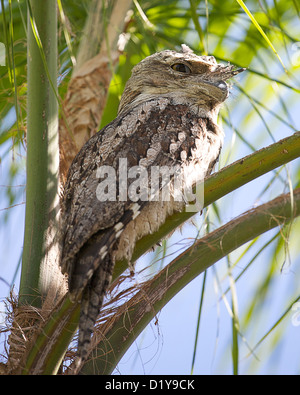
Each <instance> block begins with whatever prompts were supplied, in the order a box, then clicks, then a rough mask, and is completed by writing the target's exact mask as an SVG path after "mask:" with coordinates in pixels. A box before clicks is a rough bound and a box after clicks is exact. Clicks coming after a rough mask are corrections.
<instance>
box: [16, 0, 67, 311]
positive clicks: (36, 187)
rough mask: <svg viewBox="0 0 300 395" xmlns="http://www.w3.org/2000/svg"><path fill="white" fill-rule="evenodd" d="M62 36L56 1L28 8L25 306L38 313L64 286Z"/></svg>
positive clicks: (33, 2)
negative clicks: (59, 71)
mask: <svg viewBox="0 0 300 395" xmlns="http://www.w3.org/2000/svg"><path fill="white" fill-rule="evenodd" d="M56 36H57V17H56V1H55V0H43V1H40V0H31V1H30V2H28V55H27V56H28V92H27V111H28V117H27V188H26V217H25V235H24V249H23V262H22V273H21V282H20V299H19V301H20V303H21V304H25V303H26V304H30V305H34V306H38V307H39V306H41V297H42V296H45V295H46V294H47V293H48V291H49V289H50V288H51V287H54V288H55V290H57V289H59V287H60V280H61V276H60V275H59V273H60V271H59V269H58V258H59V249H58V241H57V238H56V232H57V229H58V226H57V224H58V217H57V216H58V202H59V200H58V166H59V154H58V134H57V130H58V103H57V91H56V86H57V84H56V80H57V37H56ZM57 279H58V281H57ZM52 290H53V288H52Z"/></svg>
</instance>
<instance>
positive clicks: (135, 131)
mask: <svg viewBox="0 0 300 395" xmlns="http://www.w3.org/2000/svg"><path fill="white" fill-rule="evenodd" d="M240 71H242V69H239V70H234V67H233V66H232V65H220V64H217V63H216V61H215V59H214V58H213V57H212V56H202V57H201V56H197V55H195V54H194V53H193V52H192V51H191V50H190V49H189V48H188V47H187V46H183V50H182V52H175V51H169V50H166V51H162V52H160V53H157V54H154V55H152V56H149V57H148V58H146V59H144V60H143V61H142V62H140V63H139V64H138V65H137V66H135V67H134V68H133V70H132V76H131V78H130V79H129V81H128V82H127V85H126V87H125V91H124V93H123V96H122V99H121V102H120V107H119V113H118V116H117V118H116V119H115V120H114V121H112V122H111V123H110V124H109V125H107V126H106V127H105V128H103V129H102V130H101V131H100V132H98V133H97V134H96V135H95V136H93V137H92V138H91V139H90V140H89V141H88V142H87V143H86V144H85V146H84V147H83V148H82V149H81V151H80V152H79V153H78V155H77V156H76V157H75V159H74V161H73V163H72V165H71V167H70V170H69V174H68V178H67V182H66V185H65V191H64V197H63V200H62V221H63V224H62V229H63V232H64V234H63V251H62V270H63V272H66V273H68V275H69V292H70V297H71V298H72V299H73V300H77V301H80V303H81V316H80V323H79V340H78V354H79V357H80V360H81V361H82V360H85V359H86V358H87V356H88V346H89V342H90V337H91V334H92V332H93V327H94V325H95V320H96V318H97V315H98V313H99V309H100V308H101V305H102V302H103V297H104V295H105V292H106V290H107V288H108V286H109V283H110V281H111V276H112V271H113V267H114V262H115V261H116V260H120V259H122V258H126V259H128V261H130V259H131V255H132V252H133V249H134V246H135V243H136V241H137V240H138V239H140V238H141V237H143V236H145V235H147V234H149V233H152V232H154V231H156V230H157V229H158V228H159V227H160V225H161V224H162V223H164V221H165V219H166V217H167V216H168V215H170V214H172V213H173V212H174V211H180V210H182V209H183V207H184V202H177V201H174V199H173V197H171V199H170V201H161V200H159V201H152V202H149V201H143V199H142V197H141V198H140V199H138V200H137V201H131V200H129V199H127V200H125V201H124V200H119V199H118V196H117V200H116V201H106V202H103V201H102V202H100V201H99V200H98V199H97V196H96V194H97V186H98V185H99V176H98V173H97V169H98V168H99V167H100V166H103V165H106V166H112V167H113V168H114V169H115V170H116V175H117V177H116V184H117V185H116V189H117V191H118V190H119V187H120V186H119V184H118V179H119V174H120V171H122V169H119V160H120V159H122V158H126V159H127V164H128V168H130V167H132V166H140V167H143V169H144V170H145V171H146V172H147V174H148V176H149V177H148V185H150V183H151V168H153V166H169V167H171V166H173V167H174V166H180V168H181V169H185V170H187V171H188V174H189V175H190V177H189V180H188V182H189V183H191V184H195V183H196V182H197V181H199V180H201V179H203V178H204V177H205V176H206V175H207V174H209V173H210V172H211V170H212V168H213V166H214V164H215V162H216V161H217V159H218V157H219V153H220V149H221V146H222V141H223V132H222V130H221V129H220V128H219V127H218V125H217V115H218V111H219V107H220V105H221V103H222V102H223V101H224V100H225V99H226V98H227V97H228V85H227V84H226V82H225V80H226V79H228V78H230V77H233V76H234V75H236V74H238V73H239V72H240ZM130 182H132V180H131V181H129V180H128V184H127V187H129V184H130Z"/></svg>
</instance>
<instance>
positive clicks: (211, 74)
mask: <svg viewBox="0 0 300 395" xmlns="http://www.w3.org/2000/svg"><path fill="white" fill-rule="evenodd" d="M244 70H245V69H236V68H235V67H234V66H233V65H231V64H227V65H223V64H219V63H217V62H216V59H215V58H214V57H213V56H198V55H196V54H195V53H194V52H193V51H192V50H191V49H190V48H189V47H188V46H186V45H182V51H181V52H176V51H170V50H165V51H162V52H158V53H155V54H153V55H151V56H148V57H147V58H145V59H144V60H142V61H141V62H140V63H138V64H137V65H136V66H135V67H134V68H133V69H132V75H131V77H130V79H129V80H128V82H127V84H126V86H125V90H124V93H123V95H122V98H121V101H120V106H119V113H121V112H122V113H123V112H124V111H127V110H129V109H131V108H133V107H135V106H136V105H137V104H140V103H142V102H145V101H148V100H151V99H154V98H159V97H166V98H171V99H172V100H173V102H174V103H175V104H186V105H189V106H190V107H191V108H192V109H194V110H195V111H197V112H199V113H200V115H201V116H203V115H204V116H205V112H208V111H209V112H210V113H211V112H214V110H217V111H218V109H219V107H220V104H221V103H222V102H224V101H225V100H226V98H227V97H228V94H229V86H228V84H227V83H226V81H227V80H228V79H229V78H231V77H234V76H235V75H237V74H239V73H240V72H242V71H244Z"/></svg>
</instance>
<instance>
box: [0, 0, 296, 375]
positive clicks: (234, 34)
mask: <svg viewBox="0 0 300 395" xmlns="http://www.w3.org/2000/svg"><path fill="white" fill-rule="evenodd" d="M161 3H162V2H160V1H151V2H148V1H146V0H142V1H139V2H138V1H137V0H134V1H123V0H122V1H121V0H120V1H117V0H112V1H110V2H108V1H96V0H90V1H87V0H85V1H82V2H80V4H79V3H78V4H76V5H74V4H73V2H69V1H67V0H65V1H64V2H61V1H60V0H58V1H54V0H46V1H44V2H40V1H38V0H31V1H29V0H27V1H23V2H22V1H18V2H14V4H12V3H11V2H8V3H7V2H5V1H4V0H1V8H2V21H1V24H2V26H1V31H3V33H4V35H3V37H4V44H5V48H6V66H5V67H0V73H1V79H0V84H1V90H0V95H1V100H0V113H1V123H0V144H1V145H0V154H1V162H0V163H2V164H3V165H2V166H3V182H1V187H0V193H1V201H2V202H3V203H2V205H1V206H3V207H5V209H1V210H2V211H1V212H0V214H1V216H2V217H1V221H2V226H3V229H4V230H5V232H6V233H7V234H8V233H9V229H10V227H11V226H12V222H13V221H15V218H16V215H17V214H16V211H17V210H18V209H21V212H20V214H19V215H22V216H24V215H25V212H24V210H23V209H24V206H23V205H20V204H21V203H22V202H23V194H24V188H25V187H24V185H25V184H26V215H25V230H24V247H23V253H22V256H20V257H19V262H20V263H21V262H22V264H15V263H14V262H18V259H17V258H16V257H15V251H14V250H15V249H14V248H13V246H12V245H11V242H10V245H9V248H8V252H7V257H5V258H4V254H3V261H10V262H9V263H10V269H9V270H10V274H9V275H8V274H6V273H5V271H4V269H5V266H4V269H3V273H1V280H2V282H1V284H2V286H3V291H2V293H1V294H2V296H3V297H4V296H7V285H6V283H7V282H8V280H7V278H9V277H12V280H11V282H9V288H10V289H11V292H10V296H9V298H8V299H7V302H6V306H7V309H6V316H7V323H6V325H5V326H4V328H3V332H5V333H7V339H8V340H9V349H8V347H6V348H5V349H6V350H7V353H6V356H5V357H4V360H3V364H2V365H1V367H2V370H3V372H5V373H10V374H16V373H21V372H22V373H25V374H43V373H44V374H46V373H48V374H55V373H57V372H59V373H62V374H65V373H69V372H71V371H72V366H73V359H74V351H75V350H74V346H73V343H72V339H73V338H74V336H76V329H77V321H78V306H76V305H74V304H72V303H71V302H70V301H69V299H68V297H67V296H65V292H66V288H65V283H64V278H63V277H62V276H61V274H60V271H59V267H58V263H59V262H58V257H59V252H58V249H59V238H58V237H57V234H58V232H59V226H60V224H59V217H58V216H59V210H58V207H59V195H60V183H63V181H64V179H65V176H66V171H67V169H68V166H69V165H70V163H71V160H72V158H73V157H74V156H75V154H76V153H77V152H78V150H79V149H80V148H81V146H82V144H83V142H84V141H86V140H87V139H88V138H89V137H90V136H91V135H92V134H94V133H95V132H96V131H97V130H98V129H99V127H101V126H104V125H105V124H107V123H108V122H109V121H110V120H112V119H113V118H114V117H115V115H116V111H117V106H118V102H119V98H120V95H121V93H122V90H123V87H124V85H125V82H126V80H127V79H128V77H129V75H130V71H131V68H132V67H133V65H135V64H136V63H137V62H138V61H140V60H141V59H142V58H144V57H145V56H147V55H149V54H151V53H153V52H155V51H159V50H163V49H165V48H170V49H172V48H177V47H178V46H179V45H180V44H181V43H183V42H185V43H186V44H188V45H189V46H190V47H191V48H193V49H194V50H195V52H197V53H201V54H208V53H209V54H212V55H214V56H215V57H216V59H217V60H218V61H223V62H226V61H228V60H230V62H232V63H234V64H236V65H237V66H240V67H247V72H246V73H244V74H246V75H244V76H241V77H240V79H239V80H238V81H237V82H236V84H235V86H234V87H233V88H232V90H233V93H232V99H231V100H230V102H229V104H228V105H227V106H226V107H224V108H223V110H222V112H221V117H220V118H221V119H220V121H221V122H222V123H223V127H224V130H225V133H226V139H225V147H224V149H223V153H222V157H221V161H220V164H219V169H218V171H217V172H216V173H215V174H214V175H212V176H211V177H209V179H208V180H206V183H205V207H204V210H203V212H202V216H199V214H198V215H196V216H194V217H193V218H192V221H193V222H192V223H189V224H187V225H185V226H184V228H183V231H182V233H180V232H179V231H178V232H175V233H174V234H173V236H172V237H171V238H170V239H168V240H167V241H164V242H163V243H162V246H161V247H159V248H158V249H156V251H155V252H154V253H149V254H147V255H145V252H146V251H147V250H148V249H149V248H150V247H151V246H153V245H155V244H156V243H157V242H158V241H159V240H160V239H161V238H162V237H164V236H166V235H167V234H168V233H169V232H170V231H172V230H174V229H176V228H178V227H179V226H180V225H181V224H182V223H183V222H185V221H187V220H189V219H191V213H184V214H180V215H174V216H173V217H172V218H168V220H167V221H166V223H165V224H164V225H163V226H162V227H161V229H160V230H159V231H158V232H157V233H155V234H152V235H149V236H147V237H146V238H144V239H142V240H141V241H140V242H139V243H138V245H137V247H136V250H135V252H134V256H135V258H136V259H137V260H138V264H137V269H136V275H135V276H134V277H133V278H132V277H131V276H130V273H128V272H127V270H126V269H127V262H118V263H117V265H116V269H115V273H114V281H113V283H112V285H111V289H110V294H109V295H108V298H107V301H106V304H105V306H104V308H103V311H102V312H101V315H100V317H99V322H98V324H97V330H96V332H95V336H94V353H93V358H92V360H91V361H89V362H87V363H86V365H85V366H84V368H83V372H84V373H93V374H95V373H111V372H112V371H114V370H115V369H117V368H118V364H119V362H120V360H121V358H122V357H123V356H124V354H125V353H126V351H127V350H128V349H129V347H130V346H131V345H132V344H133V343H134V342H135V341H136V340H137V338H138V335H139V334H140V333H142V332H143V334H144V335H145V333H146V332H145V331H144V329H145V328H146V327H147V325H148V324H150V325H152V326H153V323H154V324H155V325H154V326H155V327H159V323H160V319H161V318H160V317H161V316H160V315H158V313H159V311H160V310H161V309H162V308H163V307H164V306H165V305H166V304H167V303H168V302H169V301H170V303H169V305H168V306H170V305H172V303H175V302H174V300H175V299H173V297H174V296H175V295H177V294H178V296H177V297H176V303H177V305H178V303H179V304H181V303H182V305H181V308H180V311H182V315H183V316H184V310H185V308H184V300H182V295H183V292H180V291H181V290H183V288H184V287H186V286H187V287H186V288H185V290H184V292H187V291H186V290H189V289H192V288H191V287H193V284H195V282H196V284H197V289H199V292H198V295H197V300H196V303H193V304H194V305H195V306H194V310H193V315H194V321H193V327H191V321H190V320H189V321H187V322H186V324H185V326H183V329H182V330H183V335H182V333H181V330H180V329H179V327H180V325H179V326H178V329H177V336H178V337H179V336H181V339H182V340H181V342H178V341H177V342H176V347H177V352H176V356H175V357H173V356H172V358H170V354H169V355H168V361H170V363H171V359H174V360H176V361H177V362H178V361H179V360H180V359H181V357H180V355H181V354H180V351H179V349H180V347H178V343H183V347H185V348H186V344H188V340H187V339H188V336H187V333H188V332H189V331H191V332H193V342H192V343H193V344H192V345H191V351H190V357H186V358H185V359H184V362H185V365H188V368H186V369H187V370H185V373H188V372H196V373H203V372H207V371H208V372H212V373H215V372H219V371H221V372H225V373H230V372H233V373H235V374H237V373H239V372H242V373H251V372H259V373H261V372H265V373H273V372H274V369H275V368H274V361H276V365H275V366H277V367H276V369H278V370H277V372H279V373H280V369H281V366H282V365H281V364H280V363H281V362H280V361H281V360H280V358H279V360H278V361H277V359H275V358H277V355H278V352H279V350H280V346H281V347H288V340H289V338H290V333H291V328H292V329H294V328H295V327H296V326H297V323H298V320H297V317H298V316H297V306H298V304H297V302H298V300H299V298H300V296H299V287H297V279H298V272H299V270H298V267H297V264H299V247H298V243H297V242H296V241H297V232H298V231H299V230H298V228H299V220H297V216H298V215H299V213H300V203H299V202H300V193H299V189H298V188H299V171H300V169H299V161H295V160H294V159H296V158H298V157H299V156H300V134H299V132H297V130H298V129H299V126H298V125H297V112H296V109H297V98H298V95H299V92H300V89H299V81H298V80H297V78H298V79H299V65H300V56H299V53H300V52H299V46H298V44H299V43H298V41H297V34H296V33H295V29H296V27H297V24H298V23H299V16H300V14H299V6H298V4H297V2H296V1H292V0H291V1H283V0H276V1H274V2H273V3H272V4H270V2H268V1H266V0H264V1H261V2H255V1H251V0H249V1H247V7H248V8H246V6H245V4H244V3H243V2H242V1H235V0H223V1H222V2H219V1H212V0H207V1H205V2H204V1H202V2H200V1H196V0H190V1H187V0H186V1H175V0H168V1H165V2H163V4H161ZM57 17H58V18H57ZM57 19H58V21H57ZM57 70H58V74H57ZM26 98H27V105H26ZM58 131H59V133H58ZM58 136H59V138H58ZM59 147H60V153H61V157H60V158H59V154H58V153H59V149H58V148H59ZM260 148H262V149H261V150H260ZM25 157H26V160H27V166H26V168H27V172H26V176H25V174H24V167H25V165H24V158H25ZM59 160H60V169H59V168H58V164H59ZM59 172H60V174H59ZM59 176H60V178H59ZM258 177H259V178H258ZM1 179H2V175H1ZM10 207H11V209H10V210H8V208H10ZM19 235H20V236H19V237H21V238H22V237H23V232H22V230H21V229H19ZM17 237H18V236H17ZM3 248H4V247H3ZM3 251H4V249H3ZM13 254H14V255H13ZM12 267H13V269H12ZM20 273H21V274H20ZM284 274H285V275H284ZM19 277H20V286H19V287H18V285H16V286H17V287H18V296H14V295H13V292H12V289H13V287H14V285H15V284H17V283H18V281H19ZM192 280H194V281H192ZM212 289H214V292H211V290H212ZM279 295H280V297H279ZM188 300H189V301H188V302H187V303H188V305H185V306H189V305H190V303H191V300H192V301H193V302H194V300H195V297H194V296H191V295H190V294H189V299H188ZM238 304H239V305H240V306H239V309H238ZM168 306H166V307H165V308H164V309H163V312H162V314H164V311H166V309H167V308H168ZM215 306H217V307H215ZM218 309H219V311H220V312H219V313H217V310H218ZM208 310H209V311H214V312H215V313H216V314H214V318H213V319H209V318H207V315H208V314H207V311H208ZM177 311H178V310H177ZM170 319H171V318H170ZM182 321H184V320H183V319H182ZM221 321H222V322H225V323H226V324H225V325H228V323H229V322H230V323H231V327H230V328H226V329H222V326H221V324H220V322H221ZM151 323H152V324H151ZM200 323H201V325H200ZM289 323H292V325H290V327H291V328H290V327H289V326H288V324H289ZM219 325H220V326H219ZM194 326H196V329H195V328H194ZM148 328H149V325H148ZM211 328H214V331H212V330H211ZM158 332H159V333H160V330H158ZM148 333H149V331H148ZM8 334H9V336H8ZM159 336H161V335H159ZM164 336H166V334H164ZM228 337H229V338H230V340H228ZM139 339H141V338H139ZM219 339H220V342H221V343H222V347H223V346H224V349H223V348H222V349H220V346H217V343H218V342H219ZM139 341H140V340H139ZM209 342H211V344H212V346H211V347H210V349H209V350H210V351H209V353H208V354H207V353H205V355H203V353H201V352H199V350H203V349H204V348H205V346H206V344H205V343H209ZM133 347H134V346H133ZM224 350H225V351H224ZM223 351H224V355H225V357H224V360H223V359H222V354H223ZM229 351H230V352H231V356H230V355H229V354H228V353H229ZM142 352H143V351H139V353H142ZM293 352H294V348H292V349H291V351H290V354H289V358H290V360H292V357H291V355H292V356H293V358H294V359H293V365H292V366H290V367H289V368H288V369H287V370H286V372H287V373H296V372H298V367H297V366H298V365H297V364H299V358H297V357H296V356H294V353H293ZM257 353H259V356H258V355H257ZM154 359H155V360H157V359H158V357H157V358H154ZM157 363H158V362H157ZM178 363H179V362H178ZM206 366H209V369H211V370H207V367H206ZM211 366H213V367H211ZM124 369H125V371H127V372H132V373H134V372H137V371H139V368H138V367H137V365H135V367H134V368H133V370H132V371H130V370H129V369H128V368H127V367H125V368H124ZM126 369H127V370H126ZM173 369H174V370H171V371H167V370H166V371H165V372H169V373H172V372H178V370H176V366H174V367H173ZM160 372H161V373H165V372H164V371H162V370H160Z"/></svg>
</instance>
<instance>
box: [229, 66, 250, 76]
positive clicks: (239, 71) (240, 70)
mask: <svg viewBox="0 0 300 395" xmlns="http://www.w3.org/2000/svg"><path fill="white" fill-rule="evenodd" d="M245 70H247V69H246V68H245V67H242V68H240V69H236V70H233V71H232V74H233V75H237V74H239V73H242V72H243V71H245Z"/></svg>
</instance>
